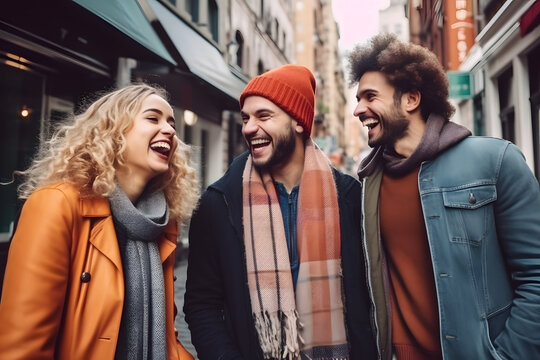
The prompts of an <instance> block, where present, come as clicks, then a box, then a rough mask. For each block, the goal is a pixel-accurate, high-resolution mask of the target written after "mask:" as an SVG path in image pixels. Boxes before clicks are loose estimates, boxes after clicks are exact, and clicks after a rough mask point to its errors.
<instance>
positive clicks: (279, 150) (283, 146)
mask: <svg viewBox="0 0 540 360" xmlns="http://www.w3.org/2000/svg"><path fill="white" fill-rule="evenodd" d="M273 143H274V152H273V153H272V155H271V156H270V158H269V159H268V160H267V161H266V162H264V163H262V164H257V163H255V162H254V165H255V167H256V168H257V169H259V170H266V171H271V170H272V168H274V167H275V166H279V165H283V164H285V163H286V162H287V161H289V159H290V158H291V156H292V155H293V153H294V148H295V146H296V135H295V133H294V130H293V128H292V127H289V131H287V132H286V133H285V134H284V135H281V136H278V137H276V138H274V139H273Z"/></svg>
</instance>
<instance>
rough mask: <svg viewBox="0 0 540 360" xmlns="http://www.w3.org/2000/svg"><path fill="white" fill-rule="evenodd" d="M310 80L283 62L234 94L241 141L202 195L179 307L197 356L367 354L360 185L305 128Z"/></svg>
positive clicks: (370, 351) (370, 345)
mask: <svg viewBox="0 0 540 360" xmlns="http://www.w3.org/2000/svg"><path fill="white" fill-rule="evenodd" d="M314 105H315V79H314V77H313V74H312V73H311V72H310V71H309V70H308V69H307V68H305V67H303V66H298V65H284V66H281V67H279V68H277V69H274V70H271V71H268V72H266V73H264V74H262V75H260V76H257V77H255V78H253V79H252V80H251V81H250V82H249V83H248V85H247V86H246V88H245V89H244V91H243V92H242V94H241V95H240V108H241V115H242V119H243V126H242V135H243V136H244V138H245V140H246V142H247V145H248V147H249V151H247V152H246V153H244V154H242V155H240V156H239V157H238V158H236V159H235V160H234V161H233V163H232V164H231V166H230V168H229V170H228V171H227V173H226V174H225V175H224V176H223V177H222V178H221V179H220V180H218V181H217V182H216V183H214V184H212V185H210V186H209V187H208V189H207V190H206V191H205V193H204V194H203V196H202V198H201V202H200V206H199V208H198V210H197V211H196V213H195V214H194V216H193V219H192V222H191V227H190V234H189V238H190V239H189V240H190V246H189V249H190V251H189V265H188V274H187V283H186V294H185V305H184V312H185V314H186V321H187V322H188V324H189V328H190V331H191V339H192V342H193V345H195V348H196V350H197V354H198V357H199V359H249V360H252V359H375V358H376V348H375V339H374V337H373V332H372V329H371V320H370V318H369V307H370V303H369V297H368V291H367V284H366V274H365V262H364V257H363V251H362V245H361V242H360V225H361V224H360V207H359V206H358V204H359V199H360V187H359V183H358V182H357V181H356V180H355V179H353V178H352V177H350V176H348V175H344V174H342V173H340V172H339V171H337V170H336V169H333V168H332V167H331V166H330V165H329V162H328V159H327V158H326V156H325V155H324V154H323V152H322V151H321V150H320V149H319V148H318V147H317V146H316V145H314V143H313V141H312V139H311V137H310V133H311V127H312V124H313V115H314V108H315V107H314Z"/></svg>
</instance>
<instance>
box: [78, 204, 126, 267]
mask: <svg viewBox="0 0 540 360" xmlns="http://www.w3.org/2000/svg"><path fill="white" fill-rule="evenodd" d="M81 214H82V216H83V217H84V218H89V219H91V220H94V221H91V223H92V228H91V229H90V240H89V241H90V243H91V244H92V245H94V246H95V247H96V249H97V250H99V251H100V252H101V253H102V254H103V255H105V257H107V258H108V259H109V260H110V261H112V262H113V263H114V265H115V266H116V268H117V269H118V270H119V271H122V258H121V256H120V249H119V248H118V240H117V238H116V230H115V229H114V222H113V219H112V213H111V208H110V205H109V200H108V199H107V198H104V197H94V198H83V199H81Z"/></svg>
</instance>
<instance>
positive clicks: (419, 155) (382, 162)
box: [358, 114, 471, 179]
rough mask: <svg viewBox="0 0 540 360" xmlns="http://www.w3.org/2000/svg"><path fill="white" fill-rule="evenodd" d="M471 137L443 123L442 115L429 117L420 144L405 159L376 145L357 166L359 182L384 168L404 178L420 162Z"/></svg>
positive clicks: (386, 171)
mask: <svg viewBox="0 0 540 360" xmlns="http://www.w3.org/2000/svg"><path fill="white" fill-rule="evenodd" d="M470 135H471V132H470V131H469V129H467V128H465V127H463V126H461V125H458V124H456V123H453V122H451V121H447V120H445V119H444V118H443V117H442V116H440V115H437V114H431V115H430V116H429V118H428V119H427V121H426V129H425V131H424V135H423V136H422V139H421V140H420V144H418V147H417V148H416V149H415V150H414V152H413V153H412V154H411V156H409V157H408V158H405V157H403V156H401V155H399V154H397V153H396V152H395V151H394V149H393V148H391V147H386V146H379V147H376V148H373V150H371V152H370V153H369V154H368V156H367V157H366V158H365V159H364V160H363V161H362V163H361V164H360V168H359V169H358V177H359V178H360V179H362V178H364V177H366V176H369V175H372V174H373V173H374V172H375V170H377V169H378V168H380V167H382V166H384V171H385V173H388V174H390V175H392V176H396V177H399V176H403V175H405V174H408V173H409V172H411V171H412V170H414V169H416V168H417V167H418V166H419V165H420V164H421V163H422V162H423V161H426V160H432V159H434V158H435V157H437V155H438V154H439V153H441V152H443V151H444V150H446V149H448V148H450V147H452V146H454V145H455V144H457V143H458V142H460V141H461V140H463V139H464V138H466V137H468V136H470Z"/></svg>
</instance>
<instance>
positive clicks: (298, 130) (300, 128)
mask: <svg viewBox="0 0 540 360" xmlns="http://www.w3.org/2000/svg"><path fill="white" fill-rule="evenodd" d="M294 129H295V130H296V132H297V133H299V134H302V133H303V132H304V128H303V127H302V126H300V125H298V124H296V126H295V127H294Z"/></svg>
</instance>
